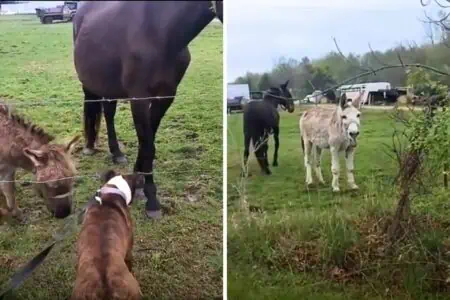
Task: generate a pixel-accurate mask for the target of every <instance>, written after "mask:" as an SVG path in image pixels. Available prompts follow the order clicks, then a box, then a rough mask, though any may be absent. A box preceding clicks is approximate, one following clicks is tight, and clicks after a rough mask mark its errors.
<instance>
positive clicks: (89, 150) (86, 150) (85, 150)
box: [83, 147, 95, 155]
mask: <svg viewBox="0 0 450 300" xmlns="http://www.w3.org/2000/svg"><path fill="white" fill-rule="evenodd" d="M94 153H95V149H92V148H88V147H84V148H83V154H84V155H94Z"/></svg>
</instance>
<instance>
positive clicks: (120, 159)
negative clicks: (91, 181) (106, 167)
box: [112, 155, 128, 165]
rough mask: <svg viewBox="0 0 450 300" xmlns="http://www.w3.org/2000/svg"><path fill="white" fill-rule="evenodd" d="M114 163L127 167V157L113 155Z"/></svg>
mask: <svg viewBox="0 0 450 300" xmlns="http://www.w3.org/2000/svg"><path fill="white" fill-rule="evenodd" d="M112 161H113V163H115V164H116V165H125V164H127V163H128V159H127V158H126V156H125V155H119V156H114V155H113V158H112Z"/></svg>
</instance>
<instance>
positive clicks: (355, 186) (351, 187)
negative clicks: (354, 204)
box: [350, 183, 359, 191]
mask: <svg viewBox="0 0 450 300" xmlns="http://www.w3.org/2000/svg"><path fill="white" fill-rule="evenodd" d="M350 189H351V190H352V191H357V190H359V186H357V185H356V184H354V183H353V184H350Z"/></svg>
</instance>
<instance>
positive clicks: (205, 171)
mask: <svg viewBox="0 0 450 300" xmlns="http://www.w3.org/2000/svg"><path fill="white" fill-rule="evenodd" d="M199 172H201V173H205V175H206V173H213V172H221V170H216V169H212V168H211V169H197V170H180V171H175V170H171V171H166V172H165V171H162V172H158V174H159V175H167V174H172V175H179V174H193V175H195V174H197V173H199ZM133 174H139V175H144V176H145V175H153V172H129V173H125V174H121V175H122V176H127V175H133ZM101 177H102V175H101V173H95V174H84V175H75V176H67V177H62V178H58V179H50V180H42V181H39V180H0V184H2V183H25V184H42V183H50V182H57V181H62V180H69V179H81V178H96V179H101Z"/></svg>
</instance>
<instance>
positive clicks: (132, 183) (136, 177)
mask: <svg viewBox="0 0 450 300" xmlns="http://www.w3.org/2000/svg"><path fill="white" fill-rule="evenodd" d="M117 176H121V177H122V178H123V179H124V180H125V181H126V183H127V184H128V187H129V188H130V191H131V202H130V203H129V205H130V204H131V203H132V202H133V198H134V194H135V193H136V190H137V189H140V188H142V187H143V186H144V176H143V175H140V174H127V175H121V174H120V173H118V172H116V171H114V170H108V171H106V172H105V173H104V174H103V175H102V181H103V184H104V185H109V182H110V181H111V180H112V179H114V178H115V177H117ZM116 187H117V186H116ZM117 188H119V187H117Z"/></svg>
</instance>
